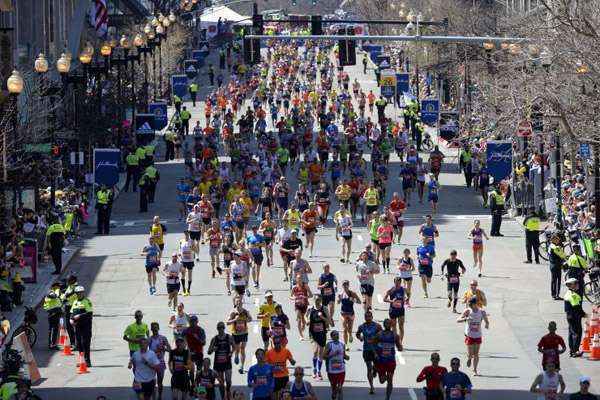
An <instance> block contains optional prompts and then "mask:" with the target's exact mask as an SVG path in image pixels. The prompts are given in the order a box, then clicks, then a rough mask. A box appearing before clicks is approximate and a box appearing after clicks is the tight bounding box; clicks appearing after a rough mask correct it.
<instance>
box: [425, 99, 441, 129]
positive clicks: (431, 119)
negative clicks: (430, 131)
mask: <svg viewBox="0 0 600 400" xmlns="http://www.w3.org/2000/svg"><path fill="white" fill-rule="evenodd" d="M439 115H440V102H439V101H438V100H421V121H423V122H425V123H426V124H427V125H436V124H437V121H438V117H439Z"/></svg>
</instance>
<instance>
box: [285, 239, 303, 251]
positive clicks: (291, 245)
mask: <svg viewBox="0 0 600 400" xmlns="http://www.w3.org/2000/svg"><path fill="white" fill-rule="evenodd" d="M281 248H282V249H285V250H296V249H302V248H303V246H302V240H300V239H298V238H296V239H292V238H289V239H287V240H285V241H284V242H283V244H282V245H281Z"/></svg>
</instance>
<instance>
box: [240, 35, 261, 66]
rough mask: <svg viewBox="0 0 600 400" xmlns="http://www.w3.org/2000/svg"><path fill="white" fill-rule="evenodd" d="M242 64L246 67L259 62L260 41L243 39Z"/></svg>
mask: <svg viewBox="0 0 600 400" xmlns="http://www.w3.org/2000/svg"><path fill="white" fill-rule="evenodd" d="M244 62H245V63H246V64H248V65H254V64H258V63H259V62H260V40H259V39H250V38H246V37H245V38H244Z"/></svg>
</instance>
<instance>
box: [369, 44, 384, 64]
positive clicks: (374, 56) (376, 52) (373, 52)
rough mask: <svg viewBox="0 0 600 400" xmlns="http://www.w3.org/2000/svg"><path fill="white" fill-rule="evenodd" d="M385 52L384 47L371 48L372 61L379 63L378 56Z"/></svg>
mask: <svg viewBox="0 0 600 400" xmlns="http://www.w3.org/2000/svg"><path fill="white" fill-rule="evenodd" d="M382 51H383V46H374V45H372V46H371V51H369V57H370V58H371V61H373V62H374V63H377V56H378V55H379V54H381V52H382Z"/></svg>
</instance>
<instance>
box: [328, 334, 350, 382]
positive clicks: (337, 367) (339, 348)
mask: <svg viewBox="0 0 600 400" xmlns="http://www.w3.org/2000/svg"><path fill="white" fill-rule="evenodd" d="M327 349H328V350H329V354H330V356H329V358H328V359H327V372H328V373H330V374H340V373H342V372H345V371H346V367H345V365H344V344H343V343H342V342H339V341H338V342H329V343H327ZM332 353H333V355H331V354H332Z"/></svg>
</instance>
